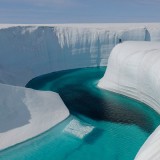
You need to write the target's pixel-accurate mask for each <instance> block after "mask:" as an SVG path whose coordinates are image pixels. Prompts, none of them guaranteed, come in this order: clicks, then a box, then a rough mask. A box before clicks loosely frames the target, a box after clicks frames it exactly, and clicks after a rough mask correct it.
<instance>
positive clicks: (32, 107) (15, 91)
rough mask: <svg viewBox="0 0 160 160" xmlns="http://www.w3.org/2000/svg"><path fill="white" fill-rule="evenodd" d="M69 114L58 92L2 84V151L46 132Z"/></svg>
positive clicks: (0, 120)
mask: <svg viewBox="0 0 160 160" xmlns="http://www.w3.org/2000/svg"><path fill="white" fill-rule="evenodd" d="M68 115H69V111H68V109H67V108H66V106H65V105H64V103H63V102H62V100H61V98H60V96H59V95H58V94H57V93H54V92H44V91H43V92H42V91H35V90H32V89H27V88H22V87H15V86H9V85H3V84H0V150H2V149H5V148H7V147H10V146H12V145H15V144H17V143H20V142H23V141H25V140H27V139H29V138H32V137H34V136H37V135H38V134H40V133H43V132H44V131H46V130H48V129H49V128H51V127H53V126H55V125H56V124H57V123H59V122H61V121H62V120H64V119H65V118H66V117H68Z"/></svg>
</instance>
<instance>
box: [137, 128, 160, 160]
mask: <svg viewBox="0 0 160 160" xmlns="http://www.w3.org/2000/svg"><path fill="white" fill-rule="evenodd" d="M159 146H160V126H159V127H158V128H157V129H156V130H155V131H154V132H153V133H152V134H151V136H150V137H149V138H148V139H147V141H146V142H145V143H144V144H143V146H142V147H141V149H140V150H139V152H138V154H137V155H136V157H135V160H159V159H160V147H159Z"/></svg>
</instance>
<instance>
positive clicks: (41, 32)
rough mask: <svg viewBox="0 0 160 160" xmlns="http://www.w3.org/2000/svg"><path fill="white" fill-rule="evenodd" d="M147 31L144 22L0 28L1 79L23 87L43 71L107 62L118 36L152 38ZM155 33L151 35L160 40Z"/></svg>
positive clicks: (123, 39)
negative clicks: (122, 24) (121, 25)
mask: <svg viewBox="0 0 160 160" xmlns="http://www.w3.org/2000/svg"><path fill="white" fill-rule="evenodd" d="M146 31H147V30H146V27H145V26H143V25H142V26H138V27H133V26H132V28H130V26H127V27H126V26H125V27H120V28H119V27H117V28H114V25H113V26H112V25H110V26H109V27H107V25H106V26H103V27H102V26H101V25H99V26H98V27H96V26H92V27H90V26H86V27H85V25H84V26H83V25H81V26H75V25H73V26H72V25H71V26H67V25H55V26H54V25H53V26H37V25H33V26H23V25H20V26H13V27H6V28H1V29H0V82H1V83H7V84H13V85H21V86H23V85H25V84H26V83H27V82H28V81H29V80H30V79H32V78H33V77H36V76H39V75H42V74H45V73H49V72H53V71H59V70H64V69H72V68H81V67H92V66H104V65H107V61H108V56H109V54H110V51H111V50H112V48H113V47H114V46H115V45H116V44H117V43H119V40H120V39H121V40H122V41H128V40H135V41H144V40H150V39H151V40H152V39H153V38H150V34H149V32H148V34H146V33H147V32H146ZM154 33H155V32H153V33H152V35H153V36H154V37H155V39H156V40H159V39H158V38H157V37H156V36H155V35H154ZM156 33H157V32H156ZM156 33H155V34H156ZM146 35H148V36H146ZM146 37H149V38H146Z"/></svg>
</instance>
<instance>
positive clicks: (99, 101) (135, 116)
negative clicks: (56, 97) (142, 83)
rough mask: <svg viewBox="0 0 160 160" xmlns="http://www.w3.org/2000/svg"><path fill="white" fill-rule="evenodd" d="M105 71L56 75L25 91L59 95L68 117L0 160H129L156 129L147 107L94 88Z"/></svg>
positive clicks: (156, 120)
mask: <svg viewBox="0 0 160 160" xmlns="http://www.w3.org/2000/svg"><path fill="white" fill-rule="evenodd" d="M105 69H106V68H105V67H96V68H84V69H74V70H67V71H60V72H54V73H50V74H47V75H42V76H40V77H37V78H34V79H33V80H31V81H30V82H29V83H28V84H27V85H26V87H29V88H34V89H37V90H45V91H48V90H49V91H54V92H58V93H59V94H60V96H61V98H62V99H63V101H64V103H65V104H66V106H67V107H68V108H69V110H70V113H71V116H70V117H68V118H67V119H66V120H64V121H63V122H61V123H60V124H58V125H57V126H56V127H53V128H52V129H50V130H49V131H47V132H45V133H43V134H41V135H40V136H37V137H35V138H33V139H31V140H28V141H26V142H24V143H21V144H18V145H16V146H14V147H11V148H9V149H7V150H4V151H2V152H0V160H133V159H134V157H135V155H136V153H137V152H138V150H139V149H140V147H141V146H142V144H143V143H144V142H145V140H146V139H147V138H148V136H149V135H150V134H151V133H152V132H153V131H154V129H155V128H156V127H157V126H158V125H159V124H160V116H159V115H158V113H156V112H155V111H154V110H153V109H151V108H150V107H149V106H147V105H145V104H143V103H140V102H138V101H136V100H133V99H131V98H127V97H125V96H122V95H119V94H115V93H112V92H109V91H106V90H102V89H100V88H98V87H97V83H98V81H99V79H100V78H101V77H102V76H103V75H104V72H105Z"/></svg>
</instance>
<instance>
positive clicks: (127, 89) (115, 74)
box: [98, 42, 160, 113]
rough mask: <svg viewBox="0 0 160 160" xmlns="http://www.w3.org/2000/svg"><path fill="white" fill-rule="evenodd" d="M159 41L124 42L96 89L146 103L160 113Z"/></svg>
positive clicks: (118, 46)
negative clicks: (99, 88)
mask: <svg viewBox="0 0 160 160" xmlns="http://www.w3.org/2000/svg"><path fill="white" fill-rule="evenodd" d="M159 68H160V45H159V42H124V43H122V44H118V45H117V46H116V47H115V48H114V49H113V50H112V53H111V55H110V58H109V62H108V67H107V70H106V72H105V75H104V77H103V78H102V79H101V80H100V81H99V84H98V86H99V87H101V88H104V89H107V90H110V91H114V92H117V93H120V94H124V95H126V96H129V97H132V98H135V99H137V100H139V101H141V102H144V103H146V104H148V105H149V106H150V107H152V108H153V109H154V110H156V111H157V112H158V113H160V99H159V97H160V90H159V87H160V81H159V79H160V70H159Z"/></svg>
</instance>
